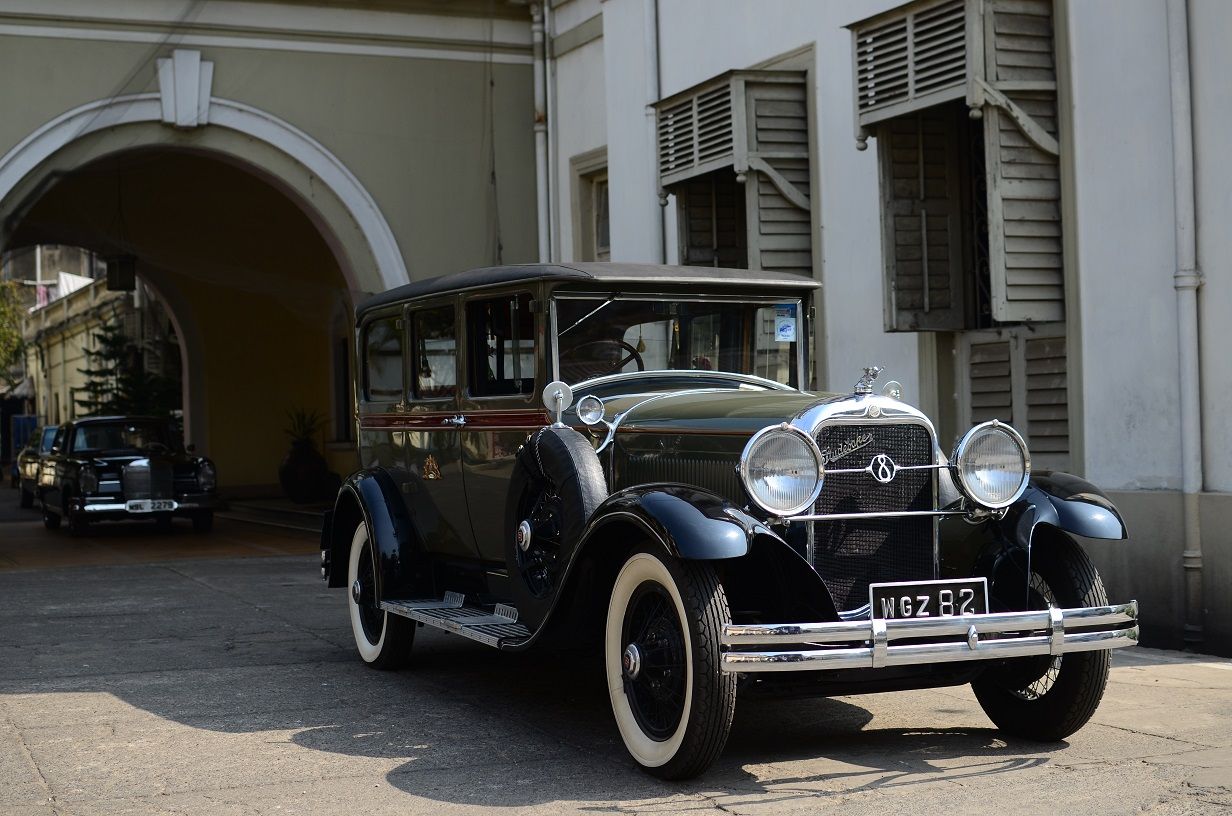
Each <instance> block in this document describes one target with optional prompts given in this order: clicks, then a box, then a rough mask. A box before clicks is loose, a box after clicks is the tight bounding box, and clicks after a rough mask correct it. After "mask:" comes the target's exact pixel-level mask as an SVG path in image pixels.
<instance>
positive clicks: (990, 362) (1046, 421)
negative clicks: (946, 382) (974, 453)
mask: <svg viewBox="0 0 1232 816" xmlns="http://www.w3.org/2000/svg"><path fill="white" fill-rule="evenodd" d="M958 350H959V356H960V360H961V364H960V372H961V373H960V376H961V377H962V378H963V382H962V384H961V388H960V394H961V397H962V398H961V400H960V411H959V423H960V427H961V430H962V431H965V430H966V429H967V428H968V427H970V426H971V425H974V424H976V423H978V422H987V421H988V420H990V419H999V420H1001V421H1002V422H1008V423H1011V424H1012V425H1013V426H1014V427H1015V428H1017V429H1018V431H1019V433H1021V434H1022V435H1023V438H1024V439H1025V440H1026V442H1027V449H1028V450H1029V451H1030V452H1031V466H1032V468H1034V469H1036V470H1067V469H1069V467H1070V466H1071V457H1070V451H1069V392H1068V389H1067V379H1066V353H1065V351H1066V350H1065V327H1064V326H1063V325H1060V324H1043V325H1033V326H1014V327H1008V328H1004V329H997V330H994V331H983V332H965V333H964V334H962V335H961V339H960V341H959V346H958Z"/></svg>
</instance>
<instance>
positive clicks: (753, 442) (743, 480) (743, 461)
mask: <svg viewBox="0 0 1232 816" xmlns="http://www.w3.org/2000/svg"><path fill="white" fill-rule="evenodd" d="M777 433H788V434H794V435H795V436H797V437H799V438H800V439H801V440H803V442H804V443H805V445H806V446H807V447H808V450H809V452H810V453H811V454H812V455H813V461H814V462H816V463H817V483H816V484H815V485H813V490H812V492H811V493H810V494H809V498H808V500H807V501H804V502H801V503H799V504H798V505H795V506H793V507H790V508H780V507H772V506H770V505H768V504H766V503H765V502H763V501H762V500H761V498H760V497H759V496H758V495H757V493H756V492H754V491H753V489H752V488H750V487H749V480H750V478H751V476H750V474H749V459H750V453H752V452H753V451H754V450H756V448H757V446H758V444H760V443H761V442H762V440H764V439H765V438H766V437H767V436H769V435H770V434H777ZM736 470H737V472H738V473H739V475H740V486H741V487H742V488H743V489H744V492H745V495H747V496H748V497H749V500H750V501H752V502H753V503H754V504H755V505H757V506H758V507H759V508H760V509H761V510H763V511H764V512H766V513H768V514H770V515H771V516H774V517H775V518H786V517H788V516H795V515H798V514H800V513H803V512H804V511H805V510H808V509H810V508H811V507H812V506H813V505H814V504H815V503H816V502H817V497H818V496H820V495H821V487H822V484H823V483H824V482H825V473H826V467H825V464H824V461H823V459H822V455H821V448H819V447H818V446H817V440H815V439H813V437H812V436H811V435H810V434H809V433H808V432H806V431H804V430H801V429H800V428H797V427H796V426H794V425H791V424H789V423H787V422H782V423H780V424H778V425H769V426H767V427H765V428H762V429H761V430H760V431H758V432H757V433H755V434H753V436H751V437H750V438H749V441H748V442H746V443H745V445H744V450H742V451H741V452H740V464H739V465H738V466H737V468H736Z"/></svg>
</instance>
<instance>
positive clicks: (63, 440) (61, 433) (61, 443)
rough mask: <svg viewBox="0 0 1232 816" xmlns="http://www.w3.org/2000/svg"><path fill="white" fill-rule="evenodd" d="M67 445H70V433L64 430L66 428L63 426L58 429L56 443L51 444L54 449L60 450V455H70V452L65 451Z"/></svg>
mask: <svg viewBox="0 0 1232 816" xmlns="http://www.w3.org/2000/svg"><path fill="white" fill-rule="evenodd" d="M67 444H68V431H67V430H66V429H65V428H64V426H61V427H59V428H57V429H56V437H55V441H53V442H52V443H51V446H52V447H53V448H58V449H59V450H60V453H68V451H67V450H65V445H67Z"/></svg>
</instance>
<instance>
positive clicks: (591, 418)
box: [574, 395, 603, 425]
mask: <svg viewBox="0 0 1232 816" xmlns="http://www.w3.org/2000/svg"><path fill="white" fill-rule="evenodd" d="M574 411H575V412H576V413H577V418H578V419H579V420H581V422H582V424H583V425H598V424H599V422H600V421H602V420H603V400H601V399H599V398H598V397H596V396H594V395H587V396H585V397H582V398H581V399H580V400H578V403H577V406H576V407H575V408H574Z"/></svg>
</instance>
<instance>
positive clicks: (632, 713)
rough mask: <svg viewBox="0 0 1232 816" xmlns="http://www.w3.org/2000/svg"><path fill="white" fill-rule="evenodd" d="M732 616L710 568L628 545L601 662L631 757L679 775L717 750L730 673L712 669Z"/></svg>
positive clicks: (726, 720) (728, 716)
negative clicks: (630, 549) (630, 548)
mask: <svg viewBox="0 0 1232 816" xmlns="http://www.w3.org/2000/svg"><path fill="white" fill-rule="evenodd" d="M730 620H731V613H730V611H729V610H728V606H727V597H726V596H725V595H724V593H723V586H722V584H721V583H719V580H718V576H717V575H716V574H715V571H714V568H713V567H712V566H710V565H709V564H705V563H701V562H682V561H678V560H675V559H671V558H669V557H665V556H662V555H660V554H659V553H657V552H651V551H646V550H643V551H639V552H635V553H633V555H631V556H630V557H629V558H628V560H627V561H625V564H624V566H623V567H622V568H621V570H620V573H619V574H618V575H617V577H616V584H615V586H614V587H613V588H612V595H611V600H610V602H609V604H608V611H607V625H606V629H605V635H604V648H603V652H604V664H605V669H606V677H607V687H608V695H609V696H610V698H611V702H612V713H613V714H614V715H615V718H616V726H617V728H618V729H619V730H620V736H621V739H622V740H623V741H624V744H625V748H626V749H628V751H629V753H630V754H631V755H632V757H633V759H634V760H635V761H636V762H637V763H638V765H640V766H642V768H643V769H645V770H646V771H647V772H649V773H651V774H653V775H654V776H657V777H660V778H662V779H688V778H689V777H693V776H697V775H698V774H700V773H702V772H703V771H705V770H706V769H707V768H708V767H710V764H711V763H712V762H714V760H715V759H716V758H717V757H718V756H719V754H720V753H722V751H723V746H724V745H725V744H726V742H727V735H728V732H729V731H730V730H731V723H732V716H733V715H734V713H735V710H736V678H735V675H732V674H725V673H723V671H722V670H721V669H720V665H719V659H720V652H719V637H720V635H721V634H722V631H723V626H724V625H725V624H727V623H729V622H730Z"/></svg>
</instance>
